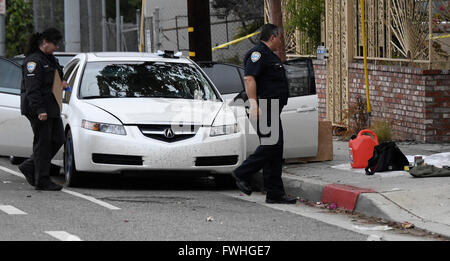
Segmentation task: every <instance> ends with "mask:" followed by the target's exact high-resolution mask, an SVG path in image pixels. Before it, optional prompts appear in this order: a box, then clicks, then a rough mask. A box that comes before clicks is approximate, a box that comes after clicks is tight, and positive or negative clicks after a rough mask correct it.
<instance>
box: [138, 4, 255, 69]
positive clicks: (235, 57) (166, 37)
mask: <svg viewBox="0 0 450 261" xmlns="http://www.w3.org/2000/svg"><path fill="white" fill-rule="evenodd" d="M153 2H154V3H155V4H154V5H153V6H159V7H158V8H154V9H153V10H152V11H151V13H152V18H151V19H150V20H149V19H146V31H147V32H146V36H145V37H144V38H145V39H146V41H145V42H146V43H145V44H146V46H147V47H148V46H149V45H151V48H148V49H150V50H151V51H156V50H174V51H181V52H183V55H184V56H188V55H189V33H188V16H187V4H186V1H167V2H165V1H159V2H158V1H153ZM153 2H152V3H153ZM254 19H255V20H256V19H261V20H262V19H263V16H261V17H255V18H254ZM251 22H253V20H250V21H249V20H247V21H244V23H246V24H249V23H251ZM150 23H151V28H148V26H149V24H150ZM242 25H243V21H242V20H240V19H238V18H236V17H234V16H232V15H228V16H225V15H219V14H215V13H214V10H213V8H211V43H212V46H211V48H213V47H216V46H219V45H222V44H225V43H228V42H230V41H233V40H234V39H236V38H239V37H237V35H239V34H240V33H241V31H242ZM150 33H151V34H150ZM249 33H253V32H249ZM258 38H259V37H258V36H255V37H252V38H249V39H246V40H243V41H241V42H239V43H237V44H234V45H229V46H227V47H224V48H221V49H219V50H216V51H213V53H212V54H213V61H216V62H226V63H232V64H237V65H242V63H243V59H244V56H245V54H246V53H247V52H248V50H250V49H251V48H252V47H253V46H254V45H255V44H256V43H257V42H258ZM150 39H153V41H151V42H149V40H150ZM205 48H208V47H207V46H205ZM148 49H147V50H148Z"/></svg>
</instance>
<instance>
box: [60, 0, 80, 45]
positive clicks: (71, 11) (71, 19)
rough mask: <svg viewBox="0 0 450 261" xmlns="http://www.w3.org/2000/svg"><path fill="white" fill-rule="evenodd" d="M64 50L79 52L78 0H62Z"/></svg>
mask: <svg viewBox="0 0 450 261" xmlns="http://www.w3.org/2000/svg"><path fill="white" fill-rule="evenodd" d="M64 20H65V21H64V31H65V40H66V52H81V40H80V39H81V29H80V0H64Z"/></svg>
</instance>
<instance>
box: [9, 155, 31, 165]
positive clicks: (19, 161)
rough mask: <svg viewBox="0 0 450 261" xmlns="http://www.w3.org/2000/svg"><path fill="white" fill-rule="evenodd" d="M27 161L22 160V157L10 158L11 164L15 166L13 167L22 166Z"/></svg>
mask: <svg viewBox="0 0 450 261" xmlns="http://www.w3.org/2000/svg"><path fill="white" fill-rule="evenodd" d="M25 160H27V159H26V158H21V157H14V156H9V162H11V164H13V165H19V164H22V162H24V161H25Z"/></svg>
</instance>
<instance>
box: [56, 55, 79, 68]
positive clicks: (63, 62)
mask: <svg viewBox="0 0 450 261" xmlns="http://www.w3.org/2000/svg"><path fill="white" fill-rule="evenodd" d="M55 57H56V59H58V62H59V64H60V65H62V66H63V67H65V66H66V65H67V64H68V63H69V62H70V60H72V58H73V57H75V56H69V55H55Z"/></svg>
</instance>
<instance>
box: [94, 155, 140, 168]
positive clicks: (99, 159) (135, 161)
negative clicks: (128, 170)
mask: <svg viewBox="0 0 450 261" xmlns="http://www.w3.org/2000/svg"><path fill="white" fill-rule="evenodd" d="M92 161H93V162H94V163H97V164H111V165H127V166H142V165H143V162H144V161H143V160H142V157H141V156H128V155H112V154H98V153H94V154H92Z"/></svg>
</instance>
